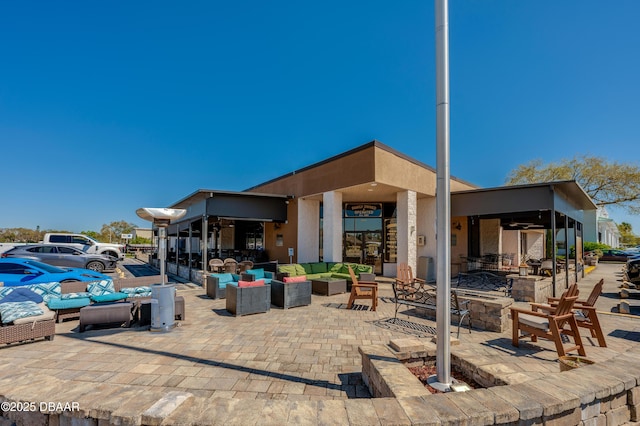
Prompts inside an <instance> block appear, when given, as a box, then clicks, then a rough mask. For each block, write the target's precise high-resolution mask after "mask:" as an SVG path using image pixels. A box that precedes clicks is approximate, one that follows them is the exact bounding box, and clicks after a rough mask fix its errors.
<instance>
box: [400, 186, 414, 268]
mask: <svg viewBox="0 0 640 426" xmlns="http://www.w3.org/2000/svg"><path fill="white" fill-rule="evenodd" d="M417 210H418V198H417V196H416V192H415V191H403V192H398V194H397V208H396V212H397V215H398V216H397V222H398V228H397V229H398V263H404V262H406V263H407V264H408V265H409V266H411V270H412V271H413V274H414V276H415V274H416V271H417V269H416V267H417V245H416V244H417V241H416V239H417V236H416V229H417V228H416V224H417V219H416V212H417Z"/></svg>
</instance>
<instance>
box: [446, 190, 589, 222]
mask: <svg viewBox="0 0 640 426" xmlns="http://www.w3.org/2000/svg"><path fill="white" fill-rule="evenodd" d="M596 209H597V206H596V205H595V204H594V203H593V201H592V200H591V198H590V197H589V196H588V195H587V194H586V193H585V192H584V190H583V189H582V187H580V185H579V184H578V183H577V182H575V181H562V182H548V183H539V184H530V185H517V186H502V187H497V188H486V189H475V190H470V191H460V192H455V193H452V194H451V215H452V216H454V217H455V216H481V217H486V218H501V219H505V220H525V219H526V220H527V221H530V222H532V223H538V224H541V225H545V227H548V228H550V226H551V224H550V223H549V215H548V214H539V213H540V212H551V211H555V212H559V213H563V214H565V215H567V216H569V217H571V218H574V219H577V220H579V221H581V222H582V221H583V218H584V211H586V210H596ZM545 216H546V219H545Z"/></svg>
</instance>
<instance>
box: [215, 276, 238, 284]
mask: <svg viewBox="0 0 640 426" xmlns="http://www.w3.org/2000/svg"><path fill="white" fill-rule="evenodd" d="M211 276H212V277H217V278H218V283H220V284H222V283H230V282H233V275H231V274H211Z"/></svg>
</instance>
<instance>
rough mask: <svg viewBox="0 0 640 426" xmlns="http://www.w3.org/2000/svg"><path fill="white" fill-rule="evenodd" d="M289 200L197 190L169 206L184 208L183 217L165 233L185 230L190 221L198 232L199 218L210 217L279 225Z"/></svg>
mask: <svg viewBox="0 0 640 426" xmlns="http://www.w3.org/2000/svg"><path fill="white" fill-rule="evenodd" d="M290 198H291V197H289V196H286V195H276V194H260V193H253V192H230V191H214V190H209V189H200V190H198V191H196V192H194V193H193V194H191V195H189V196H188V197H186V198H184V199H182V200H180V201H178V202H177V203H175V204H174V205H172V206H171V208H175V209H186V210H187V214H186V215H185V216H184V217H183V218H182V219H181V220H180V222H176V223H172V224H171V225H170V226H169V230H168V232H169V233H174V234H175V231H176V230H178V229H179V230H180V231H183V230H185V229H188V227H189V223H192V222H197V223H198V225H197V228H198V229H199V228H200V225H199V223H201V220H202V218H203V217H210V218H211V220H212V221H218V220H221V219H226V220H236V221H252V222H281V223H283V222H286V221H287V204H288V203H289V201H288V200H289V199H290Z"/></svg>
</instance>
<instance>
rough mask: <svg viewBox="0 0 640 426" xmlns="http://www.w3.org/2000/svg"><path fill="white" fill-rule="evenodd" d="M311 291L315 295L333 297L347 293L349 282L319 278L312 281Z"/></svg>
mask: <svg viewBox="0 0 640 426" xmlns="http://www.w3.org/2000/svg"><path fill="white" fill-rule="evenodd" d="M311 291H312V292H313V293H314V294H321V295H323V296H331V295H333V294H340V293H346V292H347V280H344V279H340V278H318V279H315V280H312V281H311Z"/></svg>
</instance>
